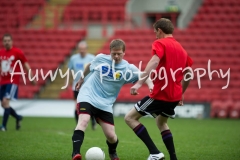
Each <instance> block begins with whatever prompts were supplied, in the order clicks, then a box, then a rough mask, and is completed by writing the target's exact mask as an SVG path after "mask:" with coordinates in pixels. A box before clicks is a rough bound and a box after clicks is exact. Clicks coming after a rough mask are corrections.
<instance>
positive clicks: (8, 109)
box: [2, 108, 11, 128]
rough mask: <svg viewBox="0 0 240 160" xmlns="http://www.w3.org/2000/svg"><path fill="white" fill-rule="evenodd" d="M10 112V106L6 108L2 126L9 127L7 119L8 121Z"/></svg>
mask: <svg viewBox="0 0 240 160" xmlns="http://www.w3.org/2000/svg"><path fill="white" fill-rule="evenodd" d="M10 113H11V109H10V108H5V109H4V114H3V121H2V126H3V127H5V128H6V127H7V121H8V117H9V115H10Z"/></svg>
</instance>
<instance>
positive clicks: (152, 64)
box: [130, 55, 160, 95]
mask: <svg viewBox="0 0 240 160" xmlns="http://www.w3.org/2000/svg"><path fill="white" fill-rule="evenodd" d="M159 62H160V58H159V57H158V56H157V55H154V56H152V58H151V59H150V61H149V62H148V64H147V66H146V68H145V70H144V72H143V73H142V74H141V78H140V79H139V80H138V81H137V83H136V84H135V85H134V86H132V87H131V89H130V93H131V94H132V95H137V94H138V92H137V90H138V89H139V88H140V87H141V86H142V84H143V83H144V82H145V81H146V80H147V79H148V77H149V74H150V72H151V71H152V70H154V69H156V68H157V66H158V63H159ZM147 83H149V82H147ZM152 87H153V85H152Z"/></svg>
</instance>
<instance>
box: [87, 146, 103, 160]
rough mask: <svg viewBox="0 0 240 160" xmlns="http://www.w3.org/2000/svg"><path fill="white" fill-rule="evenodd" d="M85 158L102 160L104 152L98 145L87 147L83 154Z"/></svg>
mask: <svg viewBox="0 0 240 160" xmlns="http://www.w3.org/2000/svg"><path fill="white" fill-rule="evenodd" d="M85 158H86V160H104V159H105V153H104V152H103V150H102V149H101V148H99V147H92V148H89V149H88V150H87V152H86V155H85Z"/></svg>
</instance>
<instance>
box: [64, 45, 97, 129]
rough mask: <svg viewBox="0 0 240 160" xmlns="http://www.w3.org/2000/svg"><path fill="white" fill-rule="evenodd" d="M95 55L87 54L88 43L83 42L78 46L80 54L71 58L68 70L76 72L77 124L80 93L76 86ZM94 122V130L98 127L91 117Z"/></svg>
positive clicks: (74, 94)
mask: <svg viewBox="0 0 240 160" xmlns="http://www.w3.org/2000/svg"><path fill="white" fill-rule="evenodd" d="M94 57H95V56H94V55H92V54H90V53H87V43H86V42H85V41H81V42H80V43H79V44H78V53H77V54H74V55H72V56H71V58H70V60H69V63H68V68H69V69H70V70H73V71H74V74H75V75H76V77H75V79H74V80H73V84H72V90H73V99H74V101H75V111H74V116H75V120H76V122H78V114H77V96H78V91H76V90H75V86H76V84H77V82H78V80H79V79H80V77H81V72H83V70H84V68H85V67H86V65H87V64H88V63H90V62H91V61H92V60H93V59H94ZM91 120H92V129H93V130H94V129H95V127H96V122H95V119H94V117H91Z"/></svg>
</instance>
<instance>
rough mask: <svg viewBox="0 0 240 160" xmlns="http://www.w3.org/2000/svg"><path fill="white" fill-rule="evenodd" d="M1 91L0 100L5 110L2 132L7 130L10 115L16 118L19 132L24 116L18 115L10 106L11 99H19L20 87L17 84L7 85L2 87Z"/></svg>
mask: <svg viewBox="0 0 240 160" xmlns="http://www.w3.org/2000/svg"><path fill="white" fill-rule="evenodd" d="M0 90H1V95H0V98H1V101H2V103H1V105H2V107H3V108H4V114H3V121H2V128H1V130H2V131H4V130H6V127H7V121H8V118H9V115H12V116H13V117H15V118H16V129H17V130H18V129H20V121H21V120H22V116H20V115H18V114H17V113H16V111H15V110H14V109H13V108H12V107H11V106H10V99H17V92H18V87H17V85H15V84H6V85H2V86H1V88H0Z"/></svg>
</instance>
